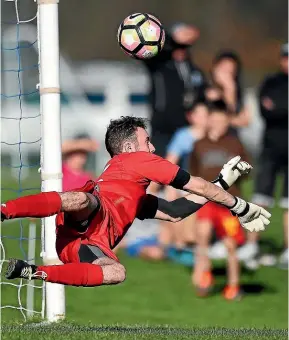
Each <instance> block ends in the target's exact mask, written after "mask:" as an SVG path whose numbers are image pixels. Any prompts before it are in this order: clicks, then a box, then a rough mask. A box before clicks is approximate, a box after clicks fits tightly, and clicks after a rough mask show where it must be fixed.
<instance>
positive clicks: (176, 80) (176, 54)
mask: <svg viewBox="0 0 289 340" xmlns="http://www.w3.org/2000/svg"><path fill="white" fill-rule="evenodd" d="M199 35H200V33H199V30H198V29H197V28H196V27H194V26H192V25H187V24H184V23H177V24H175V25H173V26H171V27H170V28H169V30H167V31H166V41H165V46H164V48H163V50H162V52H161V53H160V54H159V55H157V56H156V57H154V58H152V59H149V60H145V61H144V62H145V65H146V67H147V70H148V72H149V77H150V83H151V90H150V93H149V105H150V109H151V129H152V142H153V143H154V145H155V148H156V152H157V154H158V155H159V156H162V157H165V155H166V149H167V145H168V143H169V141H170V140H171V138H172V135H173V134H174V132H175V131H176V130H177V129H178V128H180V127H183V126H185V125H187V124H188V122H187V120H186V112H187V111H188V109H189V108H190V107H191V105H192V103H193V102H194V100H196V98H199V97H200V96H201V95H202V94H203V92H204V88H205V77H204V74H203V72H202V71H201V70H200V69H199V68H198V67H197V66H196V65H195V64H194V63H193V62H192V60H191V56H190V55H191V54H190V51H189V48H190V47H191V46H192V45H193V44H194V43H195V42H196V41H197V39H198V38H199ZM164 122H166V123H165V124H164Z"/></svg>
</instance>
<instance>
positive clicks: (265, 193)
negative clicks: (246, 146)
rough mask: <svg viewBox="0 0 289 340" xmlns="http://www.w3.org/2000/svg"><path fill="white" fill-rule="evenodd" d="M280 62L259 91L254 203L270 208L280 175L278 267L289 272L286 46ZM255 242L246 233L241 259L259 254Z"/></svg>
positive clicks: (254, 237)
mask: <svg viewBox="0 0 289 340" xmlns="http://www.w3.org/2000/svg"><path fill="white" fill-rule="evenodd" d="M279 63H280V68H279V71H278V72H276V73H274V74H273V75H272V74H271V75H269V76H266V78H265V80H264V81H263V82H262V84H261V87H260V92H259V107H260V113H261V115H262V118H263V120H264V123H265V129H264V132H263V142H262V151H261V156H260V161H259V171H258V173H257V176H256V187H255V195H254V196H253V201H254V202H255V203H256V204H259V205H261V206H263V207H266V208H272V207H273V205H274V196H275V185H276V181H277V178H278V176H279V175H282V176H283V187H282V188H283V189H282V197H281V199H280V201H279V205H280V207H281V208H282V209H283V210H284V215H283V226H284V246H285V250H284V252H283V253H282V254H281V257H280V266H281V267H282V268H285V269H288V44H284V45H283V46H282V48H281V53H280V59H279ZM257 240H258V235H257V234H256V233H249V235H248V243H247V244H246V245H245V246H244V247H243V248H242V249H240V257H241V258H242V259H248V258H252V257H254V256H255V255H256V254H257V253H258V250H259V249H258V248H259V247H258V244H257Z"/></svg>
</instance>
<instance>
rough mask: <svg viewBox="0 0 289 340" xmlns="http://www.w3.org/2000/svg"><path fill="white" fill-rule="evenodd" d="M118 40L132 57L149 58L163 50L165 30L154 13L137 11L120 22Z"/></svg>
mask: <svg viewBox="0 0 289 340" xmlns="http://www.w3.org/2000/svg"><path fill="white" fill-rule="evenodd" d="M117 40H118V43H119V46H120V47H121V49H122V50H123V51H124V52H125V53H126V54H128V55H129V56H130V57H133V58H136V59H149V58H152V57H154V56H156V55H157V54H158V53H159V52H160V51H161V50H162V48H163V46H164V42H165V31H164V29H163V27H162V24H161V23H160V21H159V20H158V19H157V18H156V17H154V16H153V15H151V14H147V13H135V14H132V15H130V16H128V17H127V18H126V19H124V21H123V22H122V23H121V24H120V26H119V29H118V32H117Z"/></svg>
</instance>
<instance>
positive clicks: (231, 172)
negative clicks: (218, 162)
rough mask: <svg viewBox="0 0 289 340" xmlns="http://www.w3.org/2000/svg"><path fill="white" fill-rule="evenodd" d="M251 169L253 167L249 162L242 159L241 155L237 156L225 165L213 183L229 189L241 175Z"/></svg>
mask: <svg viewBox="0 0 289 340" xmlns="http://www.w3.org/2000/svg"><path fill="white" fill-rule="evenodd" d="M251 169H253V167H252V166H251V165H250V164H249V163H247V162H245V161H242V160H241V157H240V156H236V157H234V158H232V159H231V160H229V162H228V163H226V164H225V165H224V166H223V168H222V170H221V172H220V174H219V176H218V178H217V179H215V180H214V181H213V182H212V183H214V184H216V185H218V186H219V187H221V188H223V189H224V190H228V189H229V188H230V187H231V186H232V185H233V184H234V183H235V182H236V181H237V179H238V178H239V177H241V176H242V175H246V174H248V173H249V172H250V171H251Z"/></svg>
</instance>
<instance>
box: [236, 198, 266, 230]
mask: <svg viewBox="0 0 289 340" xmlns="http://www.w3.org/2000/svg"><path fill="white" fill-rule="evenodd" d="M235 198H236V204H235V205H234V206H233V207H232V208H231V209H230V210H231V212H232V213H233V215H237V217H238V219H239V221H240V224H241V226H242V227H243V228H245V229H247V230H249V231H251V232H253V231H256V232H258V231H263V230H265V227H266V226H267V225H269V224H270V220H269V219H270V217H271V214H270V213H269V212H268V211H267V210H265V209H264V208H261V207H259V206H258V205H256V204H253V203H247V202H246V201H244V200H243V199H241V198H239V197H235Z"/></svg>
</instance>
